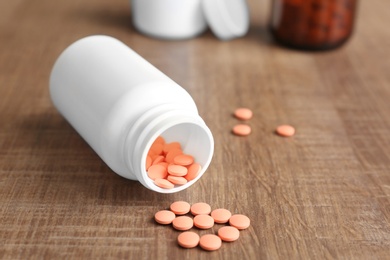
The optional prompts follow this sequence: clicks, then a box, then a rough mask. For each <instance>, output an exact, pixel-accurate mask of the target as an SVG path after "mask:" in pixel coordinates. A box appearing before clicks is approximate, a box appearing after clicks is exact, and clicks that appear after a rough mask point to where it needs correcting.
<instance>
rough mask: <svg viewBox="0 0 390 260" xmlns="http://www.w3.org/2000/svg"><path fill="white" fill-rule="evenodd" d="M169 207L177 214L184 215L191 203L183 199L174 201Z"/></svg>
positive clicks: (188, 210)
mask: <svg viewBox="0 0 390 260" xmlns="http://www.w3.org/2000/svg"><path fill="white" fill-rule="evenodd" d="M169 208H170V209H171V211H172V212H173V213H175V214H177V215H184V214H187V213H188V212H190V208H191V205H190V204H189V203H188V202H185V201H175V202H173V203H172V204H171V206H170V207H169Z"/></svg>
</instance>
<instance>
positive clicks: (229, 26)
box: [202, 0, 249, 40]
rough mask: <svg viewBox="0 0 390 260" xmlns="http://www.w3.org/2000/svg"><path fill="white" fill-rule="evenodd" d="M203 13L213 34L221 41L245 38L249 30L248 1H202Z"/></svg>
mask: <svg viewBox="0 0 390 260" xmlns="http://www.w3.org/2000/svg"><path fill="white" fill-rule="evenodd" d="M202 7H203V12H204V14H205V17H206V20H207V23H208V25H209V26H210V28H211V30H212V31H213V33H214V34H215V35H216V36H217V37H218V38H219V39H221V40H231V39H233V38H236V37H241V36H244V35H245V34H246V33H247V31H248V29H249V10H248V5H247V3H246V0H202Z"/></svg>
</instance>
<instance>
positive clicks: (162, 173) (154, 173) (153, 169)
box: [148, 164, 168, 180]
mask: <svg viewBox="0 0 390 260" xmlns="http://www.w3.org/2000/svg"><path fill="white" fill-rule="evenodd" d="M148 176H149V178H151V179H152V180H155V179H165V178H166V177H167V176H168V173H167V170H166V169H165V168H164V166H162V165H158V164H156V165H152V166H150V167H149V168H148Z"/></svg>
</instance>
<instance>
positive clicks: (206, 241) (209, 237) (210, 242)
mask: <svg viewBox="0 0 390 260" xmlns="http://www.w3.org/2000/svg"><path fill="white" fill-rule="evenodd" d="M199 245H200V247H201V248H203V249H204V250H207V251H214V250H217V249H219V248H220V247H221V245H222V240H221V238H220V237H219V236H216V235H213V234H206V235H203V236H202V237H201V238H200V240H199Z"/></svg>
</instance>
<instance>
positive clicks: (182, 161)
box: [173, 154, 194, 166]
mask: <svg viewBox="0 0 390 260" xmlns="http://www.w3.org/2000/svg"><path fill="white" fill-rule="evenodd" d="M193 162H194V157H192V156H191V155H188V154H180V155H177V156H175V157H174V158H173V163H174V164H177V165H182V166H189V165H191V164H192V163H193Z"/></svg>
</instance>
